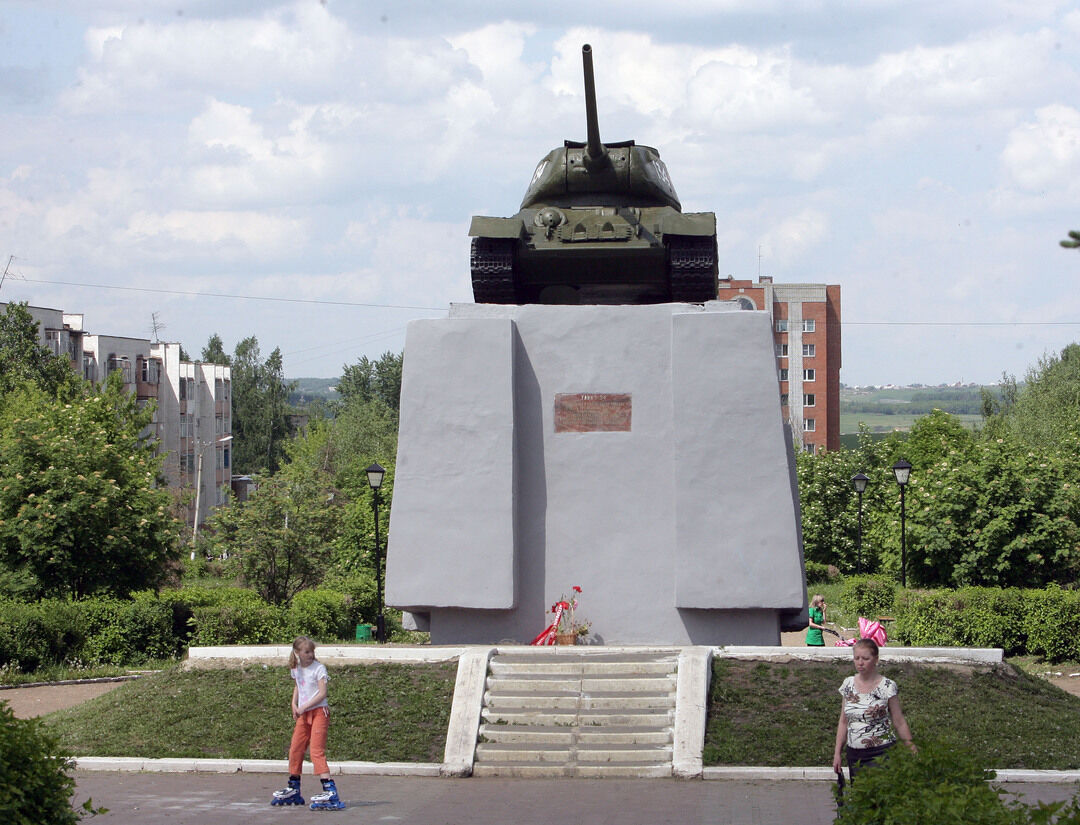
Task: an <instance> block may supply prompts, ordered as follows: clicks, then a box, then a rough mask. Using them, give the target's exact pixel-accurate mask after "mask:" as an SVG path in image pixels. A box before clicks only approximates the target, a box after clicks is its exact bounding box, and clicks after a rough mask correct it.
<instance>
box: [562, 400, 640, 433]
mask: <svg viewBox="0 0 1080 825" xmlns="http://www.w3.org/2000/svg"><path fill="white" fill-rule="evenodd" d="M555 432H557V433H628V432H630V393H597V392H579V393H556V395H555Z"/></svg>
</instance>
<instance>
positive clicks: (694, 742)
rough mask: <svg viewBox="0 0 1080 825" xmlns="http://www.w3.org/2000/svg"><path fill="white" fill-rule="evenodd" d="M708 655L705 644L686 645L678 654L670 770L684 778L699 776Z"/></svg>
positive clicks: (706, 701)
mask: <svg viewBox="0 0 1080 825" xmlns="http://www.w3.org/2000/svg"><path fill="white" fill-rule="evenodd" d="M711 658H712V649H711V648H708V647H686V648H683V649H682V651H680V653H679V666H678V667H679V670H678V683H677V684H676V687H675V726H674V727H675V732H674V742H673V745H672V753H671V772H672V774H674V775H675V776H678V777H681V778H683V779H694V778H697V777H699V776H701V754H702V751H703V750H704V748H705V717H706V714H707V712H708V707H709V678H710V676H711V675H712V668H711V667H709V662H710V661H711Z"/></svg>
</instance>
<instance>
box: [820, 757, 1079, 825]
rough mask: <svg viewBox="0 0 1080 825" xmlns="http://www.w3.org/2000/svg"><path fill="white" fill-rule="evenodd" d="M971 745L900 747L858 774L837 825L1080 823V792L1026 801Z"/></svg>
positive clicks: (1059, 824) (846, 794)
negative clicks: (1062, 798) (1001, 783)
mask: <svg viewBox="0 0 1080 825" xmlns="http://www.w3.org/2000/svg"><path fill="white" fill-rule="evenodd" d="M993 776H994V774H993V771H986V770H984V769H983V766H982V764H981V763H980V761H979V760H978V759H977V758H976V757H975V756H974V755H973V754H972V753H970V752H969V751H967V750H964V749H961V748H959V747H955V746H952V745H947V744H944V743H938V742H924V743H922V744H921V745H920V746H919V752H918V753H911V752H910V751H909V750H908V749H907V748H904V747H899V746H898V747H895V748H893V749H892V750H890V751H889V753H888V754H887V755H886V756H885V757H884V758H883V759H882V760H881V764H880V765H878V766H876V767H874V768H868V769H866V770H864V771H862V772H861V773H860V774H859V778H858V781H856V782H853V783H852V784H851V785H849V786H848V787H847V789H846V791H845V793H844V794H843V795H842V805H841V806H840V807H839V808H838V810H837V817H836V820H835V821H836V822H837V823H838V825H872V824H876V823H882V825H883V824H884V823H890V825H926V823H934V825H1024V823H1030V825H1034V823H1041V824H1042V825H1080V801H1078V800H1080V795H1078V796H1074V797H1073V799H1072V801H1071V802H1069V803H1053V804H1049V805H1048V804H1044V803H1038V804H1036V805H1032V806H1029V805H1025V804H1023V803H1021V802H1018V801H1015V800H1012V799H1009V798H1007V796H1006V793H1005V791H1003V790H1001V789H999V788H997V787H995V786H994V785H991V784H989V783H988V782H987V781H986V780H988V779H993Z"/></svg>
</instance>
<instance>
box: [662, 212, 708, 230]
mask: <svg viewBox="0 0 1080 825" xmlns="http://www.w3.org/2000/svg"><path fill="white" fill-rule="evenodd" d="M660 229H661V231H662V232H663V233H664V234H665V235H691V236H702V235H715V234H716V214H715V213H713V212H675V211H671V212H669V213H668V214H666V215H664V217H663V218H662V220H661V222H660Z"/></svg>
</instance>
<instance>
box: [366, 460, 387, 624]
mask: <svg viewBox="0 0 1080 825" xmlns="http://www.w3.org/2000/svg"><path fill="white" fill-rule="evenodd" d="M365 472H366V473H367V480H368V484H369V485H371V489H372V491H373V492H374V493H375V497H374V498H373V499H372V506H373V507H374V509H375V599H376V603H377V605H378V608H379V613H378V615H377V616H376V617H375V640H376V641H379V642H385V641H386V619H385V618H384V617H383V603H382V546H381V545H380V544H379V488H380V487H382V482H383V476H385V475H386V470H384V469H383V468H382V467H380V466H379V465H378V464H372V465H371V466H370V467H368V468H367V470H365Z"/></svg>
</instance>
